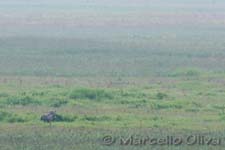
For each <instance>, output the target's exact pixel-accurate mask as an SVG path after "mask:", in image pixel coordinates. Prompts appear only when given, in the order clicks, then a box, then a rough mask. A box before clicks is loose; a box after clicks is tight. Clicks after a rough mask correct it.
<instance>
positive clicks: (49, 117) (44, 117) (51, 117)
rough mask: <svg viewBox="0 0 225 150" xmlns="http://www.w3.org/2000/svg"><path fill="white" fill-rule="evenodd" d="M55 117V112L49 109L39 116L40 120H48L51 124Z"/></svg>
mask: <svg viewBox="0 0 225 150" xmlns="http://www.w3.org/2000/svg"><path fill="white" fill-rule="evenodd" d="M56 119H57V114H56V112H55V111H50V112H48V113H47V114H45V115H42V116H41V120H42V121H44V122H48V123H49V124H50V125H51V122H53V121H55V120H56Z"/></svg>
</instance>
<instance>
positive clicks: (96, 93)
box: [69, 88, 113, 100]
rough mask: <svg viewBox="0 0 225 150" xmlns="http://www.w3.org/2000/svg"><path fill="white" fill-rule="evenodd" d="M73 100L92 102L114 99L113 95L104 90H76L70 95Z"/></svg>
mask: <svg viewBox="0 0 225 150" xmlns="http://www.w3.org/2000/svg"><path fill="white" fill-rule="evenodd" d="M69 98H71V99H90V100H102V99H112V98H113V94H112V93H110V92H107V91H105V90H102V89H86V88H81V89H76V90H74V91H72V92H71V93H70V95H69Z"/></svg>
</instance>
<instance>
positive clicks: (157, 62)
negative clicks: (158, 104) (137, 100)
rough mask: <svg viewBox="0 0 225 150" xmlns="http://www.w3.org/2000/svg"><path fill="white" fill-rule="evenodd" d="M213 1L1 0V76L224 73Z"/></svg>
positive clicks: (224, 23)
mask: <svg viewBox="0 0 225 150" xmlns="http://www.w3.org/2000/svg"><path fill="white" fill-rule="evenodd" d="M224 29H225V2H222V1H219V0H168V1H163V0H115V1H110V0H83V1H82V0H76V1H73V0H38V1H37V0H7V1H3V0H0V74H2V75H28V76H33V75H34V76H48V75H56V76H150V75H157V76H158V75H166V76H167V75H169V74H171V73H172V72H174V71H176V70H177V69H179V68H184V67H185V68H193V67H194V68H197V69H200V70H204V71H216V72H218V71H222V72H223V71H224V67H225V66H224V64H225V59H224V56H225V52H224V48H225V41H224V38H225V32H224V31H225V30H224Z"/></svg>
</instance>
